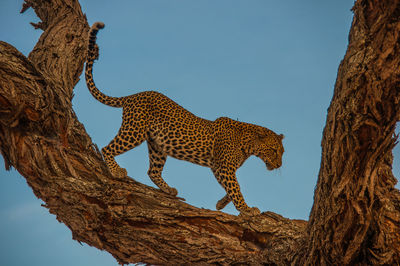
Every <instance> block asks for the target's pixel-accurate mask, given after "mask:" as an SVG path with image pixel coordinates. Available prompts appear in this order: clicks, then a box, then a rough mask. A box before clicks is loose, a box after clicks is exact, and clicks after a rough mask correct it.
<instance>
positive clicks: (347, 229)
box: [0, 0, 400, 265]
mask: <svg viewBox="0 0 400 266" xmlns="http://www.w3.org/2000/svg"><path fill="white" fill-rule="evenodd" d="M29 7H32V8H34V10H35V12H36V14H37V15H38V16H39V18H40V19H41V20H42V22H41V23H39V24H35V25H34V26H36V27H38V28H41V29H42V30H43V31H44V33H43V34H42V36H41V38H40V39H39V41H38V43H37V45H36V46H35V48H34V50H33V51H32V52H31V53H30V55H29V57H28V58H26V57H25V56H23V55H22V54H21V53H20V52H18V51H17V50H16V49H15V48H14V47H12V46H11V45H9V44H7V43H4V42H0V151H1V153H2V155H3V157H4V160H5V162H6V168H7V169H9V168H10V167H11V166H13V167H14V168H15V169H17V170H18V171H19V173H20V174H21V175H22V176H24V177H25V178H26V180H27V182H28V184H29V186H31V188H32V190H33V191H34V193H35V195H36V196H37V197H39V198H41V199H42V200H43V201H44V202H45V206H46V207H47V208H48V209H49V211H50V213H53V214H55V215H56V217H57V219H58V220H59V221H60V222H62V223H64V224H65V225H67V226H68V227H69V228H70V229H71V231H72V234H73V238H74V239H75V240H78V241H82V242H85V243H87V244H89V245H91V246H94V247H96V248H99V249H102V250H107V251H108V252H109V253H111V254H112V255H113V256H114V257H115V258H116V259H117V260H118V262H119V263H121V264H123V263H135V262H136V263H137V262H143V263H150V264H166V263H169V264H202V263H203V264H204V263H220V264H233V263H244V264H278V265H287V264H317V265H319V264H357V263H359V264H365V263H369V264H372V263H373V264H399V263H400V194H399V191H398V190H396V189H395V188H394V185H395V183H396V180H395V178H394V177H393V175H392V172H391V164H392V153H391V150H392V148H393V147H394V145H395V141H396V138H397V137H396V136H394V129H395V125H396V122H397V121H398V120H399V118H400V105H399V101H400V89H399V81H400V75H399V74H400V71H399V66H400V64H399V62H400V56H399V54H400V46H399V43H400V38H399V32H400V22H399V20H400V17H399V14H400V4H399V2H398V1H389V0H387V1H378V0H376V1H360V0H359V1H357V3H356V4H355V7H354V12H355V17H354V21H353V25H352V29H351V32H350V43H349V47H348V50H347V53H346V56H345V58H344V60H343V61H342V63H341V66H340V68H339V73H338V78H337V82H336V85H335V93H334V97H333V100H332V103H331V106H330V108H329V112H328V117H327V124H326V127H325V130H324V137H323V141H322V146H323V150H322V162H321V170H320V173H319V179H318V184H317V187H316V190H315V201H314V206H313V209H312V211H311V215H310V221H309V223H307V222H305V221H300V220H289V219H286V218H284V217H282V216H280V215H278V214H274V213H271V212H266V213H263V214H262V215H260V216H257V217H254V218H252V219H244V218H242V217H236V216H233V215H228V214H225V213H222V212H218V211H211V210H204V209H198V208H195V207H193V206H190V205H188V204H186V203H184V202H182V200H180V199H179V198H175V197H171V196H168V195H166V194H165V193H162V192H160V191H159V190H158V189H154V188H151V187H148V186H145V185H143V184H140V183H138V182H136V181H134V180H133V179H130V178H127V179H123V180H121V179H114V178H113V177H112V176H111V175H110V173H109V171H108V169H107V167H106V166H105V164H104V162H103V160H102V156H101V154H100V152H99V151H98V149H97V147H96V146H95V145H93V144H92V142H91V139H90V137H89V136H88V135H87V133H86V132H85V129H84V127H83V125H82V124H80V123H79V121H78V120H77V118H76V116H75V113H74V112H73V110H72V105H71V99H72V94H73V88H74V86H75V84H76V83H77V82H78V79H79V76H80V74H81V72H82V68H83V63H84V59H85V56H86V54H85V51H86V35H87V31H88V29H89V27H88V24H87V21H86V17H85V16H84V15H83V14H82V11H81V8H80V5H79V3H78V1H77V0H63V1H54V0H52V1H48V0H46V1H45V0H36V1H33V0H29V1H26V2H25V4H24V7H23V10H22V11H25V10H26V9H27V8H29Z"/></svg>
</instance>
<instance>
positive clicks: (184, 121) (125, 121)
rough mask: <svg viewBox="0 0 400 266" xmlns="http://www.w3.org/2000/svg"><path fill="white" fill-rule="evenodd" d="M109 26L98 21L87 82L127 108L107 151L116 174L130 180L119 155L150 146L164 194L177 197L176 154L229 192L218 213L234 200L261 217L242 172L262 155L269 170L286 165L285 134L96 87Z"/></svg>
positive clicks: (152, 168) (156, 97)
mask: <svg viewBox="0 0 400 266" xmlns="http://www.w3.org/2000/svg"><path fill="white" fill-rule="evenodd" d="M104 27H105V25H104V23H102V22H96V23H94V24H93V25H92V27H91V28H90V30H89V34H88V44H87V58H86V68H85V79H86V85H87V87H88V89H89V91H90V93H91V94H92V96H93V97H94V98H95V99H97V100H98V101H100V102H101V103H103V104H105V105H108V106H111V107H119V108H122V124H121V127H120V129H119V131H118V133H117V135H116V136H115V137H114V139H112V140H111V141H110V143H109V144H108V145H107V146H105V147H103V148H102V149H101V153H102V156H103V158H104V161H105V163H106V165H107V167H108V169H109V171H110V173H111V175H112V176H113V177H114V178H126V177H127V171H126V169H125V168H122V167H120V166H119V165H118V164H117V163H116V161H115V156H118V155H120V154H122V153H124V152H126V151H128V150H131V149H133V148H135V147H137V146H138V145H140V144H142V143H143V142H146V143H147V148H148V155H149V170H148V172H147V174H148V176H149V177H150V179H151V180H152V182H153V183H154V184H155V185H156V186H157V187H158V188H159V189H160V190H161V191H163V192H165V193H167V194H169V195H171V196H176V195H177V190H176V189H175V188H173V187H170V186H169V185H168V184H167V183H166V182H165V180H164V179H163V178H162V176H161V173H162V171H163V167H164V165H165V162H166V159H167V157H168V156H170V157H173V158H176V159H179V160H184V161H188V162H191V163H194V164H197V165H201V166H205V167H209V168H210V169H211V171H212V172H213V174H214V176H215V178H216V179H217V181H218V183H219V184H220V185H221V186H222V187H223V188H224V190H225V192H226V194H225V196H224V197H223V198H222V199H221V200H219V201H218V202H217V204H216V209H217V210H221V209H223V208H224V207H225V206H226V205H227V204H228V203H230V202H231V201H232V202H233V204H234V206H235V208H236V209H237V210H238V211H239V213H240V215H245V216H255V215H259V214H260V210H259V209H258V208H257V207H249V206H248V205H247V204H246V202H245V200H244V198H243V195H242V193H241V190H240V186H239V183H238V181H237V178H236V170H237V169H238V168H239V167H241V166H242V165H243V163H244V162H245V161H246V160H247V159H248V158H249V157H250V156H252V155H255V156H257V157H259V158H260V159H261V160H262V161H263V162H264V163H265V165H266V167H267V169H268V170H274V169H277V168H279V167H281V165H282V155H283V153H284V147H283V145H282V140H283V138H284V136H283V134H279V135H278V134H276V133H275V132H274V131H272V130H270V129H268V128H266V127H262V126H258V125H255V124H250V123H245V122H241V121H237V120H233V119H231V118H228V117H220V118H217V119H215V120H214V121H211V120H207V119H204V118H201V117H198V116H196V115H194V114H193V113H191V112H190V111H188V110H186V109H185V108H183V107H182V106H180V105H179V104H177V103H176V102H174V101H173V100H171V99H170V98H168V97H167V96H165V95H164V94H162V93H160V92H157V91H143V92H138V93H136V94H132V95H129V96H125V97H113V96H108V95H106V94H104V93H102V92H101V91H100V90H99V89H98V88H97V87H96V85H95V83H94V79H93V64H94V61H95V60H98V58H99V47H98V45H97V43H96V38H97V33H98V31H99V30H101V29H103V28H104Z"/></svg>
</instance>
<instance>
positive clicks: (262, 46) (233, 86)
mask: <svg viewBox="0 0 400 266" xmlns="http://www.w3.org/2000/svg"><path fill="white" fill-rule="evenodd" d="M81 4H82V9H83V12H84V13H86V15H87V17H88V20H89V23H90V24H92V23H93V22H95V21H103V22H104V23H105V24H106V28H105V29H104V30H102V31H101V32H100V33H99V35H98V43H99V45H100V60H99V61H97V62H96V64H95V65H94V78H95V81H96V84H97V85H98V87H99V88H100V89H101V90H102V91H103V92H105V93H106V94H109V95H112V96H125V95H129V94H133V93H136V92H139V91H143V90H147V89H152V90H158V91H160V92H162V93H164V94H165V95H167V96H168V97H170V98H171V99H173V100H175V101H176V102H178V103H179V104H180V105H182V106H184V107H185V108H186V109H188V110H189V111H191V112H193V113H194V114H196V115H198V116H201V117H204V118H207V119H210V120H214V119H216V118H218V117H220V116H228V117H231V118H233V119H239V120H240V121H245V122H249V123H254V124H258V125H261V126H265V127H268V128H270V129H272V130H274V131H275V132H276V133H278V134H280V133H283V134H284V135H285V139H284V146H285V150H286V152H285V154H284V156H283V166H282V167H281V169H279V170H275V171H267V170H266V167H265V164H264V163H263V162H262V161H261V160H260V159H258V158H256V157H251V158H250V159H249V160H248V161H247V162H246V163H245V164H244V165H243V166H242V168H240V169H239V170H238V171H237V176H238V179H239V183H240V185H241V188H242V192H243V194H244V197H245V199H246V201H247V203H248V204H249V205H250V206H257V207H258V208H259V209H260V210H261V211H267V210H268V211H273V212H277V213H279V214H281V215H283V216H285V217H288V218H297V219H308V215H309V212H310V208H311V206H312V203H313V194H314V187H315V184H316V180H317V176H318V171H319V165H320V159H321V146H320V143H321V137H322V130H323V127H324V125H325V119H326V113H327V108H328V106H329V103H330V100H331V97H332V94H333V87H334V83H335V79H336V74H337V69H338V66H339V63H340V60H341V59H342V58H343V56H344V53H345V50H346V47H347V37H348V32H349V28H350V25H351V20H352V12H351V11H350V9H351V7H352V5H353V1H351V0H346V1H345V0H337V1H327V0H323V1H317V0H314V1H311V0H304V1H297V0H287V1H277V0H276V1H267V0H258V1H256V0H248V1H245V0H241V1H238V0H219V1H215V0H203V1H198V0H197V1H195V0H179V1H178V0H169V1H165V0H141V1H128V0H124V1H122V0H121V1H94V0H90V1H89V0H86V1H83V0H82V1H81ZM21 5H22V0H18V1H15V0H2V1H0V24H1V25H3V26H2V27H1V29H0V40H2V41H6V42H8V43H10V44H12V45H14V46H15V47H16V48H17V49H19V50H20V51H21V52H23V53H24V54H25V55H27V54H28V53H29V51H31V49H32V48H33V46H34V44H35V43H36V41H37V39H38V37H39V36H40V34H41V31H38V30H34V29H33V27H31V26H30V25H29V22H31V21H33V22H37V21H38V18H37V17H36V16H35V14H34V12H33V10H28V11H27V12H26V13H24V14H22V15H21V14H19V10H20V8H21ZM73 107H74V110H75V112H76V113H77V115H78V118H79V120H80V121H81V122H82V123H83V124H84V125H85V128H86V130H87V132H88V133H89V135H90V136H91V137H92V140H93V142H94V143H96V144H97V145H98V146H99V147H103V146H105V145H106V144H108V142H109V141H110V140H111V139H112V138H113V137H114V136H115V134H116V133H117V131H118V128H119V125H120V123H121V109H118V108H111V107H108V106H105V105H102V104H101V103H99V102H97V101H96V100H95V99H94V98H93V97H92V96H91V95H90V94H89V92H88V90H87V88H86V86H85V83H84V77H83V76H82V77H81V82H79V84H78V85H77V86H76V88H75V97H74V100H73ZM394 153H395V163H394V167H395V168H394V171H395V175H396V176H399V172H400V171H399V167H398V165H399V158H400V150H399V148H398V147H397V148H396V149H395V151H394ZM117 161H118V162H119V164H120V165H121V166H122V167H125V168H127V170H128V174H129V175H130V176H132V177H133V178H135V179H136V180H138V181H139V182H142V183H145V184H149V185H152V186H154V185H153V184H152V183H151V181H150V179H149V178H148V177H147V174H146V172H147V168H148V156H147V147H146V145H141V146H139V147H138V148H136V149H134V150H131V151H129V152H127V153H125V154H124V155H121V156H119V157H117ZM163 176H164V178H165V180H166V181H167V182H168V183H169V184H170V185H171V186H173V187H176V188H177V189H178V192H179V196H181V197H183V198H185V199H186V201H187V202H188V203H190V204H192V205H194V206H197V207H202V208H209V209H215V203H216V202H217V200H219V199H220V198H221V197H222V196H223V195H224V191H223V189H222V188H221V187H220V186H219V185H218V183H217V181H216V180H215V178H214V176H213V174H212V172H211V171H210V169H208V168H205V167H201V166H197V165H193V164H190V163H187V162H183V161H178V160H175V159H172V158H168V160H167V163H166V167H165V170H164V172H163ZM41 203H42V202H41V201H40V200H38V199H37V198H36V197H35V196H34V195H33V193H32V190H31V189H30V188H29V187H28V185H27V184H26V181H25V179H24V178H22V177H21V176H20V175H19V174H18V173H17V172H16V171H15V170H12V171H10V172H6V171H5V170H4V167H0V217H1V219H0V265H41V266H47V265H61V266H64V265H65V266H69V265H75V266H80V265H82V266H84V265H85V266H86V265H100V266H102V265H117V263H116V261H115V260H114V259H113V258H112V257H111V255H109V254H108V253H106V252H101V251H99V250H97V249H95V248H91V247H88V246H87V245H83V246H81V245H80V244H79V243H78V242H76V241H73V240H72V236H71V232H70V231H69V229H68V228H67V227H66V226H65V225H63V224H61V223H59V222H57V220H56V218H55V216H54V215H52V214H49V212H48V210H47V209H45V208H43V207H41ZM224 211H226V212H228V213H232V214H237V212H236V210H235V209H234V207H233V206H232V204H230V205H229V206H228V207H227V208H226V209H225V210H224Z"/></svg>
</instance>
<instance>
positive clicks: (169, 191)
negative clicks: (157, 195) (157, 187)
mask: <svg viewBox="0 0 400 266" xmlns="http://www.w3.org/2000/svg"><path fill="white" fill-rule="evenodd" d="M161 190H162V191H163V192H164V193H167V194H169V195H171V196H174V197H175V196H176V195H178V190H176V188H173V187H168V188H162V189H161Z"/></svg>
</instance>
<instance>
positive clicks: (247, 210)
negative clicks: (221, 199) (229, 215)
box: [239, 207, 261, 216]
mask: <svg viewBox="0 0 400 266" xmlns="http://www.w3.org/2000/svg"><path fill="white" fill-rule="evenodd" d="M260 214H261V212H260V210H259V209H258V208H257V207H252V208H250V207H247V208H245V209H243V210H240V214H239V216H257V215H260Z"/></svg>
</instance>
